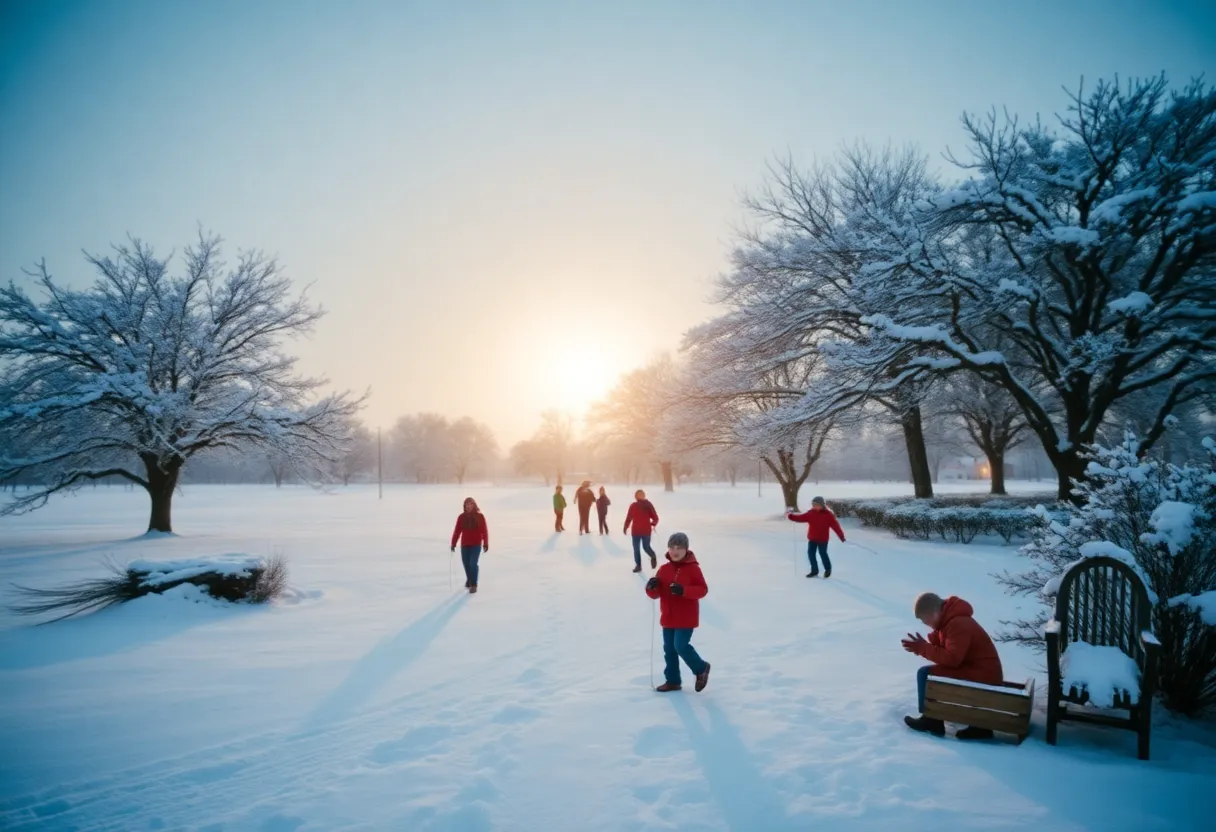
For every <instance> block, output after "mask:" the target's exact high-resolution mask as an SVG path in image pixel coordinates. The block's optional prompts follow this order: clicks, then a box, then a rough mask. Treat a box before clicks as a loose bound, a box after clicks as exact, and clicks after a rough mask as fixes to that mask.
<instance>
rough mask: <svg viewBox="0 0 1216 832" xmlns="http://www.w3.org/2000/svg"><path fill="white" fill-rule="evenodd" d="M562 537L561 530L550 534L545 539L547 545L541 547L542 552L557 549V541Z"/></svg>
mask: <svg viewBox="0 0 1216 832" xmlns="http://www.w3.org/2000/svg"><path fill="white" fill-rule="evenodd" d="M561 539H562V535H561V532H554V533H553V534H551V535H549V539H548V540H546V541H545V545H544V546H541V547H540V551H541V553H542V554H543V553H545V552H555V551H557V541H559V540H561Z"/></svg>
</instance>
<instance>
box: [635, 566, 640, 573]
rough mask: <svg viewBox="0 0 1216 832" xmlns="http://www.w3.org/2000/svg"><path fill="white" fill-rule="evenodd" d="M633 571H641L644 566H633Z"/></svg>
mask: <svg viewBox="0 0 1216 832" xmlns="http://www.w3.org/2000/svg"><path fill="white" fill-rule="evenodd" d="M633 571H634V572H641V571H642V567H640V566H635V567H633Z"/></svg>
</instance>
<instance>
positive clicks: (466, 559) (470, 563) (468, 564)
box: [460, 546, 481, 586]
mask: <svg viewBox="0 0 1216 832" xmlns="http://www.w3.org/2000/svg"><path fill="white" fill-rule="evenodd" d="M480 558H481V546H461V547H460V562H461V563H463V564H464V579H465V580H466V581H468V582H469V583H470V584H471V585H473V586H477V571H478V570H477V561H478V560H479V559H480Z"/></svg>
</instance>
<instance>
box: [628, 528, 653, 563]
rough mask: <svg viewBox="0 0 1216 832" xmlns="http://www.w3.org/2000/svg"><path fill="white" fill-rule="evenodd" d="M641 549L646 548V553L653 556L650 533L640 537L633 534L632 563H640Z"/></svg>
mask: <svg viewBox="0 0 1216 832" xmlns="http://www.w3.org/2000/svg"><path fill="white" fill-rule="evenodd" d="M643 549H645V550H646V554H648V555H650V556H651V557H654V549H651V548H650V535H646V536H645V537H641V536H639V535H636V534H635V535H634V536H633V565H634V566H641V565H642V550H643Z"/></svg>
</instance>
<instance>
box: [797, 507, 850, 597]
mask: <svg viewBox="0 0 1216 832" xmlns="http://www.w3.org/2000/svg"><path fill="white" fill-rule="evenodd" d="M786 517H788V518H790V519H791V520H793V521H794V522H795V523H806V540H807V544H806V556H807V558H809V559H810V561H811V571H810V572H808V573H807V575H806V576H807V577H808V578H814V577H817V576H818V575H819V563H818V561H816V560H815V552H816V550H818V552H819V554H820V555H821V556H822V557H823V577H825V578H830V577H832V562H831V561H830V560H828V539H829V537H830V535H829V534H828V532H830V531H834V532H836V536H837V537H839V538H840V542H841V543H844V529H842V528H840V522H839V521H837V519H836V515H835V514H833V513H832V511H831V509H829V508H828V507H827V504H826V503H824V501H823V498H822V497H816V498H815V499H813V500H811V510H810V511H807V512H804V513H802V514H794V510H793V509H792V508H791V509H787V510H786Z"/></svg>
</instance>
